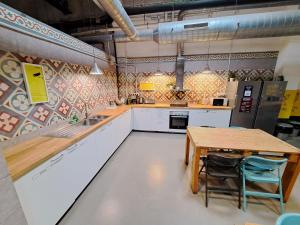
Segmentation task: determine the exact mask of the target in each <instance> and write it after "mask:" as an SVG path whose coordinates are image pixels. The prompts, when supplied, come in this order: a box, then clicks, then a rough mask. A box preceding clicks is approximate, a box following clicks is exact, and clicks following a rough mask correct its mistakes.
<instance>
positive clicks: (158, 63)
mask: <svg viewBox="0 0 300 225" xmlns="http://www.w3.org/2000/svg"><path fill="white" fill-rule="evenodd" d="M159 19H160V17H159V16H158V17H157V20H158V24H159ZM154 75H156V76H161V75H163V73H162V72H161V71H160V62H159V43H157V70H156V72H155V73H154Z"/></svg>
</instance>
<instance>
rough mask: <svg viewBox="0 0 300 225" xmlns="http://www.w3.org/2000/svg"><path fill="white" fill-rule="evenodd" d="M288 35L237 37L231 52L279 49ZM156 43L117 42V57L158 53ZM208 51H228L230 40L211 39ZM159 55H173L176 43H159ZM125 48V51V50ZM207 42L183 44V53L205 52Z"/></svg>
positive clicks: (155, 54) (154, 54) (147, 55)
mask: <svg viewBox="0 0 300 225" xmlns="http://www.w3.org/2000/svg"><path fill="white" fill-rule="evenodd" d="M288 40H289V38H288V37H274V38H253V39H239V40H234V41H233V46H232V52H265V51H279V50H280V49H282V48H283V47H284V46H285V44H286V42H287V41H288ZM157 45H158V44H157V43H156V42H154V41H147V42H128V43H117V55H118V57H125V56H126V54H127V57H151V56H157V55H158V46H157ZM210 46H211V47H210V53H228V52H230V41H229V40H228V41H211V42H210ZM159 48H160V56H175V55H176V53H177V52H176V49H177V47H176V44H165V45H163V44H160V46H159ZM126 49H127V51H126ZM207 50H208V42H194V43H185V44H184V54H185V55H197V54H207Z"/></svg>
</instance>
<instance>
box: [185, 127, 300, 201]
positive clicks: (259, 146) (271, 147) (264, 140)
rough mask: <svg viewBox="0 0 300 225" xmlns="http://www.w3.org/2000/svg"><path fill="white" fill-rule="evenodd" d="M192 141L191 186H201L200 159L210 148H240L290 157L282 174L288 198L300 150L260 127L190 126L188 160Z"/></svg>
mask: <svg viewBox="0 0 300 225" xmlns="http://www.w3.org/2000/svg"><path fill="white" fill-rule="evenodd" d="M190 145H192V146H193V150H194V152H193V156H192V166H191V170H192V178H191V188H192V191H193V193H194V194H196V193H198V190H199V180H198V179H199V163H200V162H199V161H200V157H205V156H207V154H208V153H209V152H210V151H216V150H219V149H230V150H238V151H240V152H241V154H243V155H244V156H249V155H252V154H253V153H258V154H261V155H268V156H270V155H271V156H275V157H286V158H287V159H288V162H287V165H286V167H285V170H284V172H283V175H282V185H283V193H284V201H285V202H287V201H288V199H289V197H290V194H291V191H292V189H293V187H294V185H295V182H296V180H297V177H298V174H299V172H300V150H299V149H298V148H296V147H294V146H292V145H290V144H288V143H287V142H285V141H282V140H280V139H278V138H276V137H274V136H272V135H270V134H268V133H266V132H264V131H262V130H259V129H244V128H241V129H240V128H205V127H188V128H187V134H186V146H185V164H186V165H188V163H189V159H190V156H189V153H190Z"/></svg>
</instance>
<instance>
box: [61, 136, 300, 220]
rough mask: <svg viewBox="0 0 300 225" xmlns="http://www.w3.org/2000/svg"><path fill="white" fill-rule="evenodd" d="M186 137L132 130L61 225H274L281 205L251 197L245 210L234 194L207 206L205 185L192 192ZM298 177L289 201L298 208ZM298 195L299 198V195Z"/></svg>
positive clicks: (288, 207)
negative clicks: (198, 190) (239, 205)
mask: <svg viewBox="0 0 300 225" xmlns="http://www.w3.org/2000/svg"><path fill="white" fill-rule="evenodd" d="M184 141H185V136H184V135H180V134H162V133H143V132H133V133H131V135H130V136H129V137H128V138H127V139H126V141H125V142H124V143H123V144H122V145H121V146H120V148H119V149H118V151H117V152H116V154H115V155H114V156H113V157H112V158H111V159H110V160H109V161H108V163H107V164H106V165H105V167H104V168H103V169H102V170H101V171H100V173H99V174H98V175H97V177H96V178H95V179H94V180H93V182H92V183H91V184H90V185H89V186H88V188H87V189H86V191H85V192H84V193H83V194H82V195H81V196H80V198H79V199H78V200H77V201H76V203H75V204H74V206H73V207H72V208H71V210H70V211H69V213H68V214H67V215H66V216H65V217H64V218H63V220H62V221H61V223H60V224H59V225H121V224H122V225H150V224H151V225H154V224H155V225H160V224H162V225H167V224H171V225H184V224H186V225H194V224H195V225H196V224H197V225H201V224H203V225H204V224H205V225H243V224H245V223H246V222H253V223H258V224H261V225H274V224H275V221H276V218H277V217H278V204H277V202H276V201H272V200H267V201H265V200H260V199H252V200H251V203H250V204H249V206H248V209H247V211H246V212H243V211H242V210H239V209H238V208H237V202H236V199H235V198H234V197H232V196H225V195H213V196H212V198H211V199H210V201H209V207H208V208H205V206H204V193H203V191H204V189H203V186H202V188H201V191H200V192H199V194H197V195H194V194H192V192H191V189H190V185H189V181H190V167H187V168H186V167H185V166H184V163H183V159H184ZM299 192H300V178H299V179H298V181H297V185H296V187H295V189H294V191H293V194H292V197H291V199H290V201H289V202H288V204H287V205H286V211H287V212H300V195H299ZM297 195H298V196H297Z"/></svg>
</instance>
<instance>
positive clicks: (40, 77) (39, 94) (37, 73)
mask: <svg viewBox="0 0 300 225" xmlns="http://www.w3.org/2000/svg"><path fill="white" fill-rule="evenodd" d="M22 69H23V74H24V80H25V84H26V89H27V93H28V96H29V100H30V103H31V104H35V103H41V102H48V91H47V86H46V81H45V76H44V71H43V67H42V66H41V65H35V64H30V63H22Z"/></svg>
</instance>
